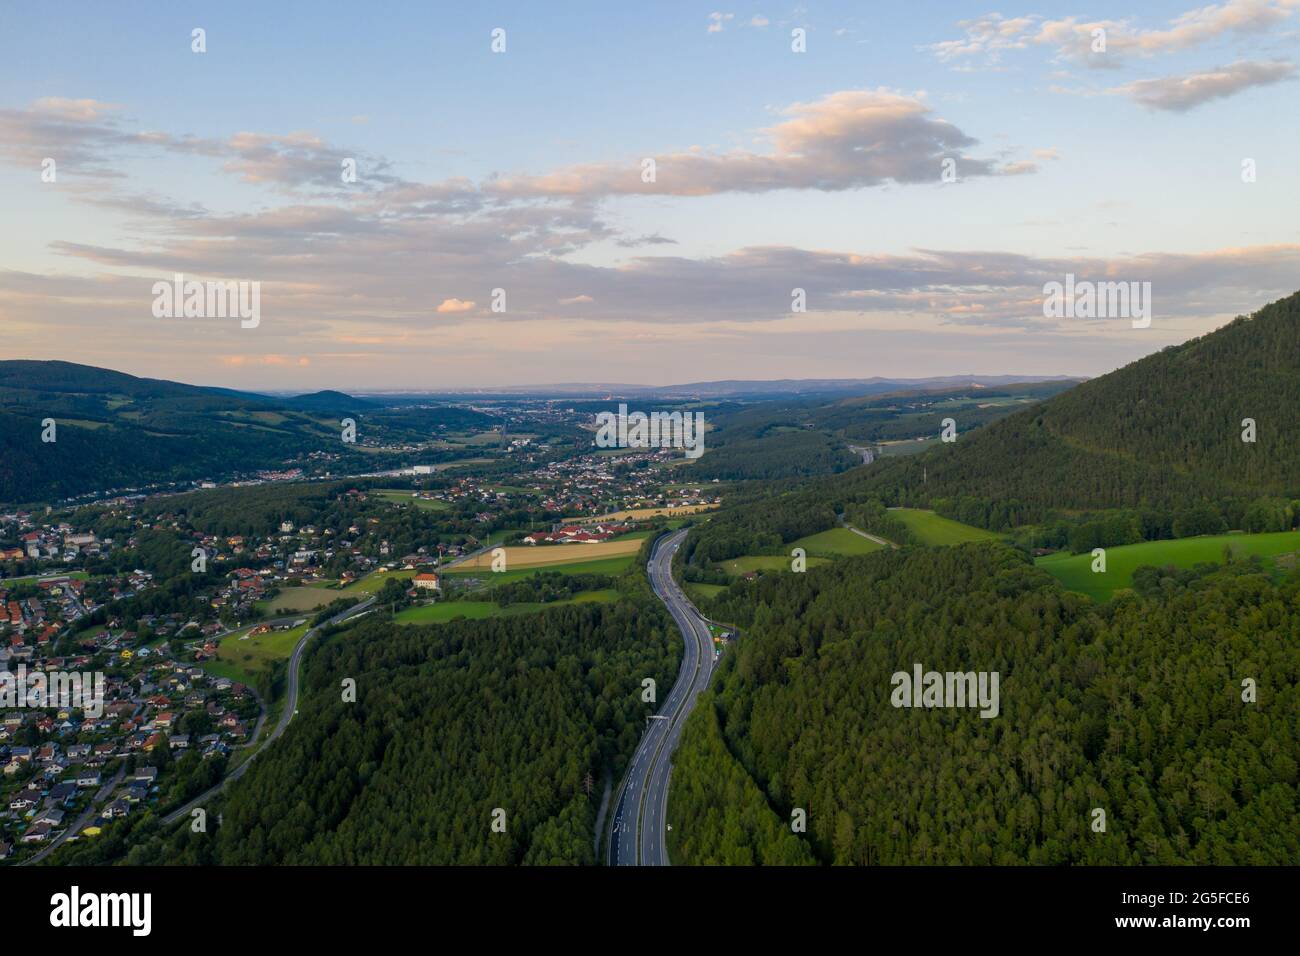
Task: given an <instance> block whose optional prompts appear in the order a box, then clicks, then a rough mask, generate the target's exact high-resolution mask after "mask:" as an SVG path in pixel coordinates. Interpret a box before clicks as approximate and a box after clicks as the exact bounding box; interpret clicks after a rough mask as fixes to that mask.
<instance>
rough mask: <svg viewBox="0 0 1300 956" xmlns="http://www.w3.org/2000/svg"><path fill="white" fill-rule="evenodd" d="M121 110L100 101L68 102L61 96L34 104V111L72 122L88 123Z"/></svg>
mask: <svg viewBox="0 0 1300 956" xmlns="http://www.w3.org/2000/svg"><path fill="white" fill-rule="evenodd" d="M118 109H121V107H120V106H118V105H117V104H115V103H101V102H100V101H99V100H90V99H82V100H68V99H63V98H62V97H59V96H43V97H41V98H40V99H38V100H37V101H36V102H35V103H33V104H32V111H33V112H35V113H41V114H45V115H47V116H54V117H58V118H59V119H63V120H69V121H72V122H87V121H90V120H96V119H99V118H100V117H102V116H103V115H104V114H105V113H107V112H110V111H112V110H118Z"/></svg>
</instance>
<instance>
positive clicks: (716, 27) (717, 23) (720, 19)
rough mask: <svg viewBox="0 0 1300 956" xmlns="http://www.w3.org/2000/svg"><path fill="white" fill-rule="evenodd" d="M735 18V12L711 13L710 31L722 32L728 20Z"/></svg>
mask: <svg viewBox="0 0 1300 956" xmlns="http://www.w3.org/2000/svg"><path fill="white" fill-rule="evenodd" d="M735 18H736V15H735V14H734V13H710V14H709V28H708V32H709V33H721V32H722V27H723V25H724V24H725V23H726V22H727V21H728V20H734V19H735Z"/></svg>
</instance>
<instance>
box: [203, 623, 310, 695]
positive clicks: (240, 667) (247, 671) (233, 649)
mask: <svg viewBox="0 0 1300 956" xmlns="http://www.w3.org/2000/svg"><path fill="white" fill-rule="evenodd" d="M251 630H252V628H251V627H248V628H245V629H244V630H242V631H237V632H236V633H234V634H230V635H227V636H226V637H223V638H222V639H221V643H220V644H218V645H217V659H216V660H213V661H208V662H207V663H205V664H204V665H203V668H204V670H206V671H207V672H208V673H209V674H214V675H216V676H217V677H229V678H230V679H231V680H236V681H239V682H241V683H244V684H255V683H256V679H257V677H258V676H259V675H260V674H261V673H262V672H263V671H265V670H267V669H269V668H270V666H271V664H272V663H273V662H274V661H282V660H285V659H286V658H288V656H289V655H290V654H292V653H293V648H294V645H295V644H297V643H298V639H299V638H300V637H302V636H303V635H304V634H306V633H307V625H306V624H301V625H299V626H298V627H295V628H291V629H289V630H287V631H271V632H270V633H269V634H260V635H258V636H257V637H246V635H247V634H248V632H249V631H251Z"/></svg>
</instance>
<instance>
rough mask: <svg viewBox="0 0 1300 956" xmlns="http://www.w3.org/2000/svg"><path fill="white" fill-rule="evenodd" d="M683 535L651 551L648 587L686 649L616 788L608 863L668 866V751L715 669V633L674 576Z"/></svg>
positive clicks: (676, 740)
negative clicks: (675, 626) (658, 600)
mask: <svg viewBox="0 0 1300 956" xmlns="http://www.w3.org/2000/svg"><path fill="white" fill-rule="evenodd" d="M685 538H686V530H685V529H683V530H681V531H677V532H675V533H674V534H672V535H670V536H668V537H667V538H663V539H661V540H660V541H659V542H658V544H656V546H655V550H654V552H653V553H652V554H651V556H650V562H649V566H648V571H649V575H650V586H651V587H652V588H653V589H654V592H655V594H656V595H657V596H658V597H659V599H660V600H661V601H663V602H664V605H665V606H666V607H667V608H668V613H669V614H671V615H672V617H673V620H674V621H675V622H676V623H677V626H678V628H679V629H680V630H681V632H682V638H683V641H684V645H685V650H684V653H683V654H682V666H681V670H680V671H679V672H678V674H677V680H676V682H675V683H674V684H673V687H672V690H671V691H669V692H668V697H667V698H666V699H665V700H664V702H663V705H662V706H661V707H660V708H659V710H658V711H657V712H656V714H655V716H654V717H653V718H652V719H650V720H649V721H648V723H649V727H648V728H647V729H646V733H645V736H644V737H642V738H641V742H640V743H639V744H638V745H637V749H636V753H635V754H633V756H632V764H631V766H630V767H629V768H628V771H627V773H626V775H625V776H624V780H623V784H622V786H621V787H620V788H619V791H618V799H617V802H616V804H615V809H614V815H613V817H612V819H611V821H610V832H609V855H608V862H609V864H610V865H611V866H638V865H640V866H668V865H669V860H668V845H667V839H666V837H667V827H668V820H667V813H668V783H669V777H670V774H671V771H672V765H671V761H672V755H673V751H674V750H675V749H676V748H677V742H678V740H679V739H680V738H681V735H682V728H683V726H685V724H686V718H687V717H688V716H689V715H690V712H691V710H692V709H693V708H694V707H695V701H696V698H698V697H699V695H700V691H702V690H704V688H705V687H707V686H708V683H709V677H710V676H711V675H712V674H713V655H714V651H713V638H712V636H711V634H710V633H709V627H708V624H707V623H705V621H704V619H703V618H702V617H701V616H700V613H699V612H698V611H697V610H695V607H694V605H692V604H691V602H690V601H688V600H687V598H686V595H685V594H683V593H682V590H681V588H679V587H678V586H677V582H675V581H674V580H673V578H672V560H673V555H674V554H676V553H677V549H678V548H679V547H680V546H681V543H682V541H683V540H685Z"/></svg>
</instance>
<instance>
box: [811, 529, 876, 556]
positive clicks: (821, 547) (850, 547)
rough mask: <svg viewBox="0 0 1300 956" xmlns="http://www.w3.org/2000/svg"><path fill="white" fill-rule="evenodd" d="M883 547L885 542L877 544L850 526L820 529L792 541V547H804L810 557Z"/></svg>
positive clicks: (864, 551) (865, 552)
mask: <svg viewBox="0 0 1300 956" xmlns="http://www.w3.org/2000/svg"><path fill="white" fill-rule="evenodd" d="M883 547H884V545H883V544H877V543H876V542H874V541H872V540H871V539H870V538H864V537H862V535H860V534H857V533H855V532H853V531H850V530H849V529H848V528H831V529H830V530H829V531H819V532H818V533H817V534H810V535H808V536H807V537H806V538H800V539H799V540H798V541H792V542H791V543H790V548H791V549H794V548H803V549H804V551H806V552H807V553H808V556H809V557H812V556H813V555H818V556H821V557H841V556H844V555H849V554H870V553H871V552H872V551H879V550H880V549H881V548H883Z"/></svg>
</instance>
